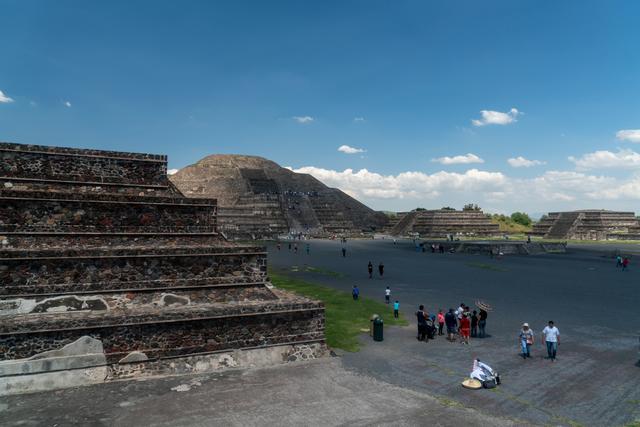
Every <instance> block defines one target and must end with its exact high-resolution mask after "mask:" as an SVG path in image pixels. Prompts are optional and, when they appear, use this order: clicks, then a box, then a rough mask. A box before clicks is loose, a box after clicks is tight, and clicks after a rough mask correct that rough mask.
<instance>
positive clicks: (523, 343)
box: [518, 320, 560, 362]
mask: <svg viewBox="0 0 640 427" xmlns="http://www.w3.org/2000/svg"><path fill="white" fill-rule="evenodd" d="M542 335H543V337H544V345H545V346H546V348H547V359H549V360H551V361H552V362H555V360H556V353H557V352H558V344H560V331H559V330H558V328H557V327H556V326H555V325H554V323H553V320H549V323H548V324H547V326H545V328H544V329H543V330H542ZM534 340H535V334H534V333H533V330H532V329H531V327H529V324H528V323H523V324H522V329H521V330H520V334H519V335H518V343H519V344H520V349H521V350H522V353H521V356H522V358H523V359H525V360H526V359H528V358H530V357H531V346H532V345H533V343H534Z"/></svg>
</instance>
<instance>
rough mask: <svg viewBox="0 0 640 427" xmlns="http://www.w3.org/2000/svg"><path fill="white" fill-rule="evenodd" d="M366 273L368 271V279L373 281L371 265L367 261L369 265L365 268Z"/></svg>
mask: <svg viewBox="0 0 640 427" xmlns="http://www.w3.org/2000/svg"><path fill="white" fill-rule="evenodd" d="M367 271H369V279H373V264H371V261H369V265H368V266H367Z"/></svg>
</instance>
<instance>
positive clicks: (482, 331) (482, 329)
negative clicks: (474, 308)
mask: <svg viewBox="0 0 640 427" xmlns="http://www.w3.org/2000/svg"><path fill="white" fill-rule="evenodd" d="M487 316H488V313H487V312H486V311H484V310H483V309H480V313H479V314H478V329H479V332H478V337H479V338H485V337H486V336H487V331H486V327H487Z"/></svg>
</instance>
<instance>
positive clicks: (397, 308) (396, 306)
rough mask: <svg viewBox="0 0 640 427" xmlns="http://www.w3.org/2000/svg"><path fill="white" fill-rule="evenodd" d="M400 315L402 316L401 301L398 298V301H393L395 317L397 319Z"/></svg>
mask: <svg viewBox="0 0 640 427" xmlns="http://www.w3.org/2000/svg"><path fill="white" fill-rule="evenodd" d="M399 316H400V302H398V300H396V302H394V303H393V317H394V318H396V319H397V318H398V317H399Z"/></svg>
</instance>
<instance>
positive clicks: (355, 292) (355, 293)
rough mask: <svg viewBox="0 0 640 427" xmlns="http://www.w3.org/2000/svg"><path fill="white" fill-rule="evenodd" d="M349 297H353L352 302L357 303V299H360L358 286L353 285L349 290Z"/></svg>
mask: <svg viewBox="0 0 640 427" xmlns="http://www.w3.org/2000/svg"><path fill="white" fill-rule="evenodd" d="M351 296H353V300H354V301H357V300H358V297H360V289H358V285H353V289H352V290H351Z"/></svg>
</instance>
